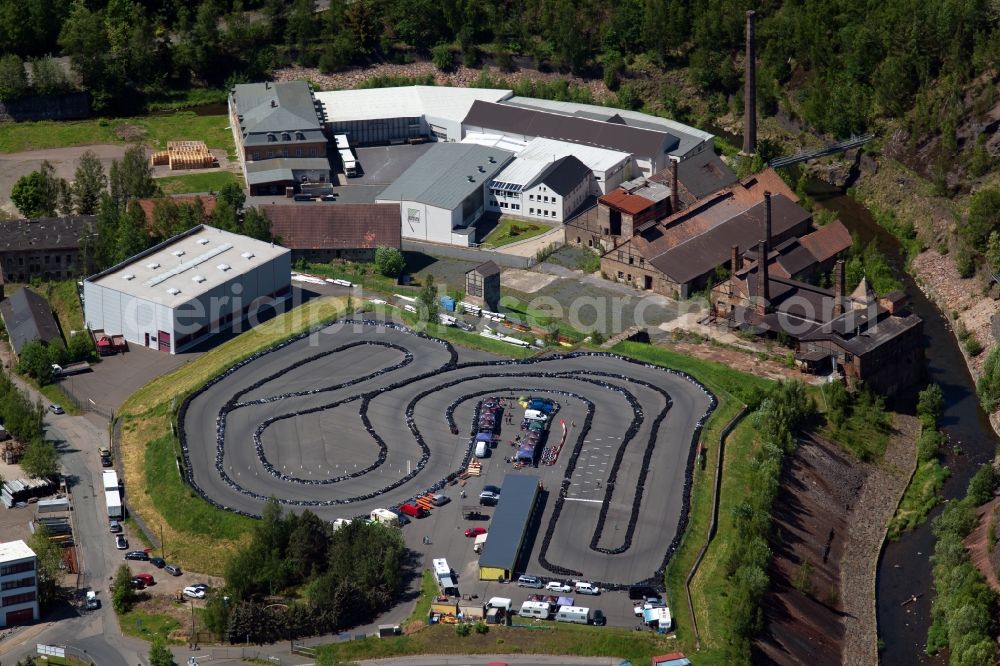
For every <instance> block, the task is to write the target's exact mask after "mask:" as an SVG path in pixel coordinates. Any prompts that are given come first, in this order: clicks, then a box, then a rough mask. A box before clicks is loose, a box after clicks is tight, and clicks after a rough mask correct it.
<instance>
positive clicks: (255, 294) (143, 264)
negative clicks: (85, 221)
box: [83, 225, 291, 354]
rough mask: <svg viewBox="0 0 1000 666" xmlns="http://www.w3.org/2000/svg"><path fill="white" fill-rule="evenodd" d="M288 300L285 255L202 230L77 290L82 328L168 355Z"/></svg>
mask: <svg viewBox="0 0 1000 666" xmlns="http://www.w3.org/2000/svg"><path fill="white" fill-rule="evenodd" d="M290 293H291V251H289V250H287V249H285V248H283V247H281V246H278V245H275V244H273V243H265V242H262V241H259V240H255V239H253V238H248V237H247V236H241V235H239V234H234V233H231V232H228V231H223V230H222V229H216V228H215V227H209V226H205V225H201V226H197V227H194V228H193V229H190V230H188V231H186V232H184V233H182V234H179V235H177V236H174V237H173V238H170V239H169V240H166V241H164V242H163V243H160V244H159V245H156V246H155V247H152V248H150V249H148V250H146V251H145V252H142V253H140V254H137V255H136V256H134V257H132V258H131V259H129V260H127V261H125V262H123V263H120V264H118V265H117V266H113V267H111V268H109V269H108V270H106V271H104V272H102V273H98V274H97V275H94V276H91V277H89V278H87V279H86V280H85V281H84V283H83V295H84V318H85V319H86V323H87V326H88V328H90V329H92V330H94V329H103V330H104V331H105V333H107V334H109V335H113V334H120V335H124V336H125V339H126V340H128V341H129V342H130V343H132V344H136V345H142V346H144V347H149V348H152V349H158V350H160V351H165V352H169V353H171V354H174V353H178V352H181V351H184V350H185V349H188V348H190V347H192V346H193V345H196V344H198V343H199V342H201V341H203V340H205V339H206V338H208V337H210V336H212V335H214V334H215V333H218V332H221V331H222V330H224V329H226V328H227V327H230V326H234V325H236V323H238V322H241V321H242V320H243V319H244V318H246V317H247V316H249V315H251V314H254V313H256V312H257V310H258V309H259V308H262V307H264V306H266V305H268V304H270V303H276V302H279V301H283V300H285V299H286V298H288V296H289V295H290Z"/></svg>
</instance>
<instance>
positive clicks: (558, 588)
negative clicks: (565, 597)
mask: <svg viewBox="0 0 1000 666" xmlns="http://www.w3.org/2000/svg"><path fill="white" fill-rule="evenodd" d="M545 589H546V590H551V591H553V592H563V593H565V592H572V591H573V588H572V587H570V586H569V585H567V584H566V583H563V582H561V581H558V580H551V581H549V582H548V583H546V584H545Z"/></svg>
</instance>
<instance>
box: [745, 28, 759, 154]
mask: <svg viewBox="0 0 1000 666" xmlns="http://www.w3.org/2000/svg"><path fill="white" fill-rule="evenodd" d="M755 16H756V12H754V11H753V10H752V9H751V10H750V11H748V12H747V56H746V57H747V61H746V73H745V75H744V77H743V79H744V80H743V152H744V153H745V154H747V155H752V154H754V153H755V152H757V38H756V34H755V30H754V17H755Z"/></svg>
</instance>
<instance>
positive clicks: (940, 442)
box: [917, 426, 944, 463]
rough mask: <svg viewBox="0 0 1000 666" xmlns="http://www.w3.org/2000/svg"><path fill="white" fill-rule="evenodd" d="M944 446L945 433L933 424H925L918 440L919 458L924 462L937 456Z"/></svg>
mask: <svg viewBox="0 0 1000 666" xmlns="http://www.w3.org/2000/svg"><path fill="white" fill-rule="evenodd" d="M942 446H944V435H942V434H941V433H940V432H938V431H937V430H936V429H935V428H934V427H933V426H930V427H927V426H924V429H923V431H922V432H921V433H920V439H918V440H917V460H918V461H919V462H921V463H924V462H927V461H928V460H931V459H933V458H935V457H937V455H938V453H939V452H940V451H941V447H942Z"/></svg>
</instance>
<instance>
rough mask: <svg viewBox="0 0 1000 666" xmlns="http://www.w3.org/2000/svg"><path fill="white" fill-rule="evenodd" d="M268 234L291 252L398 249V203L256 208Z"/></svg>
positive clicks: (297, 205) (320, 204) (325, 204)
mask: <svg viewBox="0 0 1000 666" xmlns="http://www.w3.org/2000/svg"><path fill="white" fill-rule="evenodd" d="M258 208H259V209H260V211H261V212H262V213H264V214H265V215H266V216H267V218H268V219H269V220H271V233H272V234H273V235H274V236H276V237H277V238H278V239H280V242H281V244H282V245H284V246H285V247H287V248H289V249H291V250H345V249H371V248H376V247H379V246H380V245H384V246H387V247H394V248H399V246H400V221H399V204H370V203H343V204H342V203H326V202H318V203H317V202H312V203H302V204H288V205H271V204H265V205H262V206H258Z"/></svg>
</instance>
